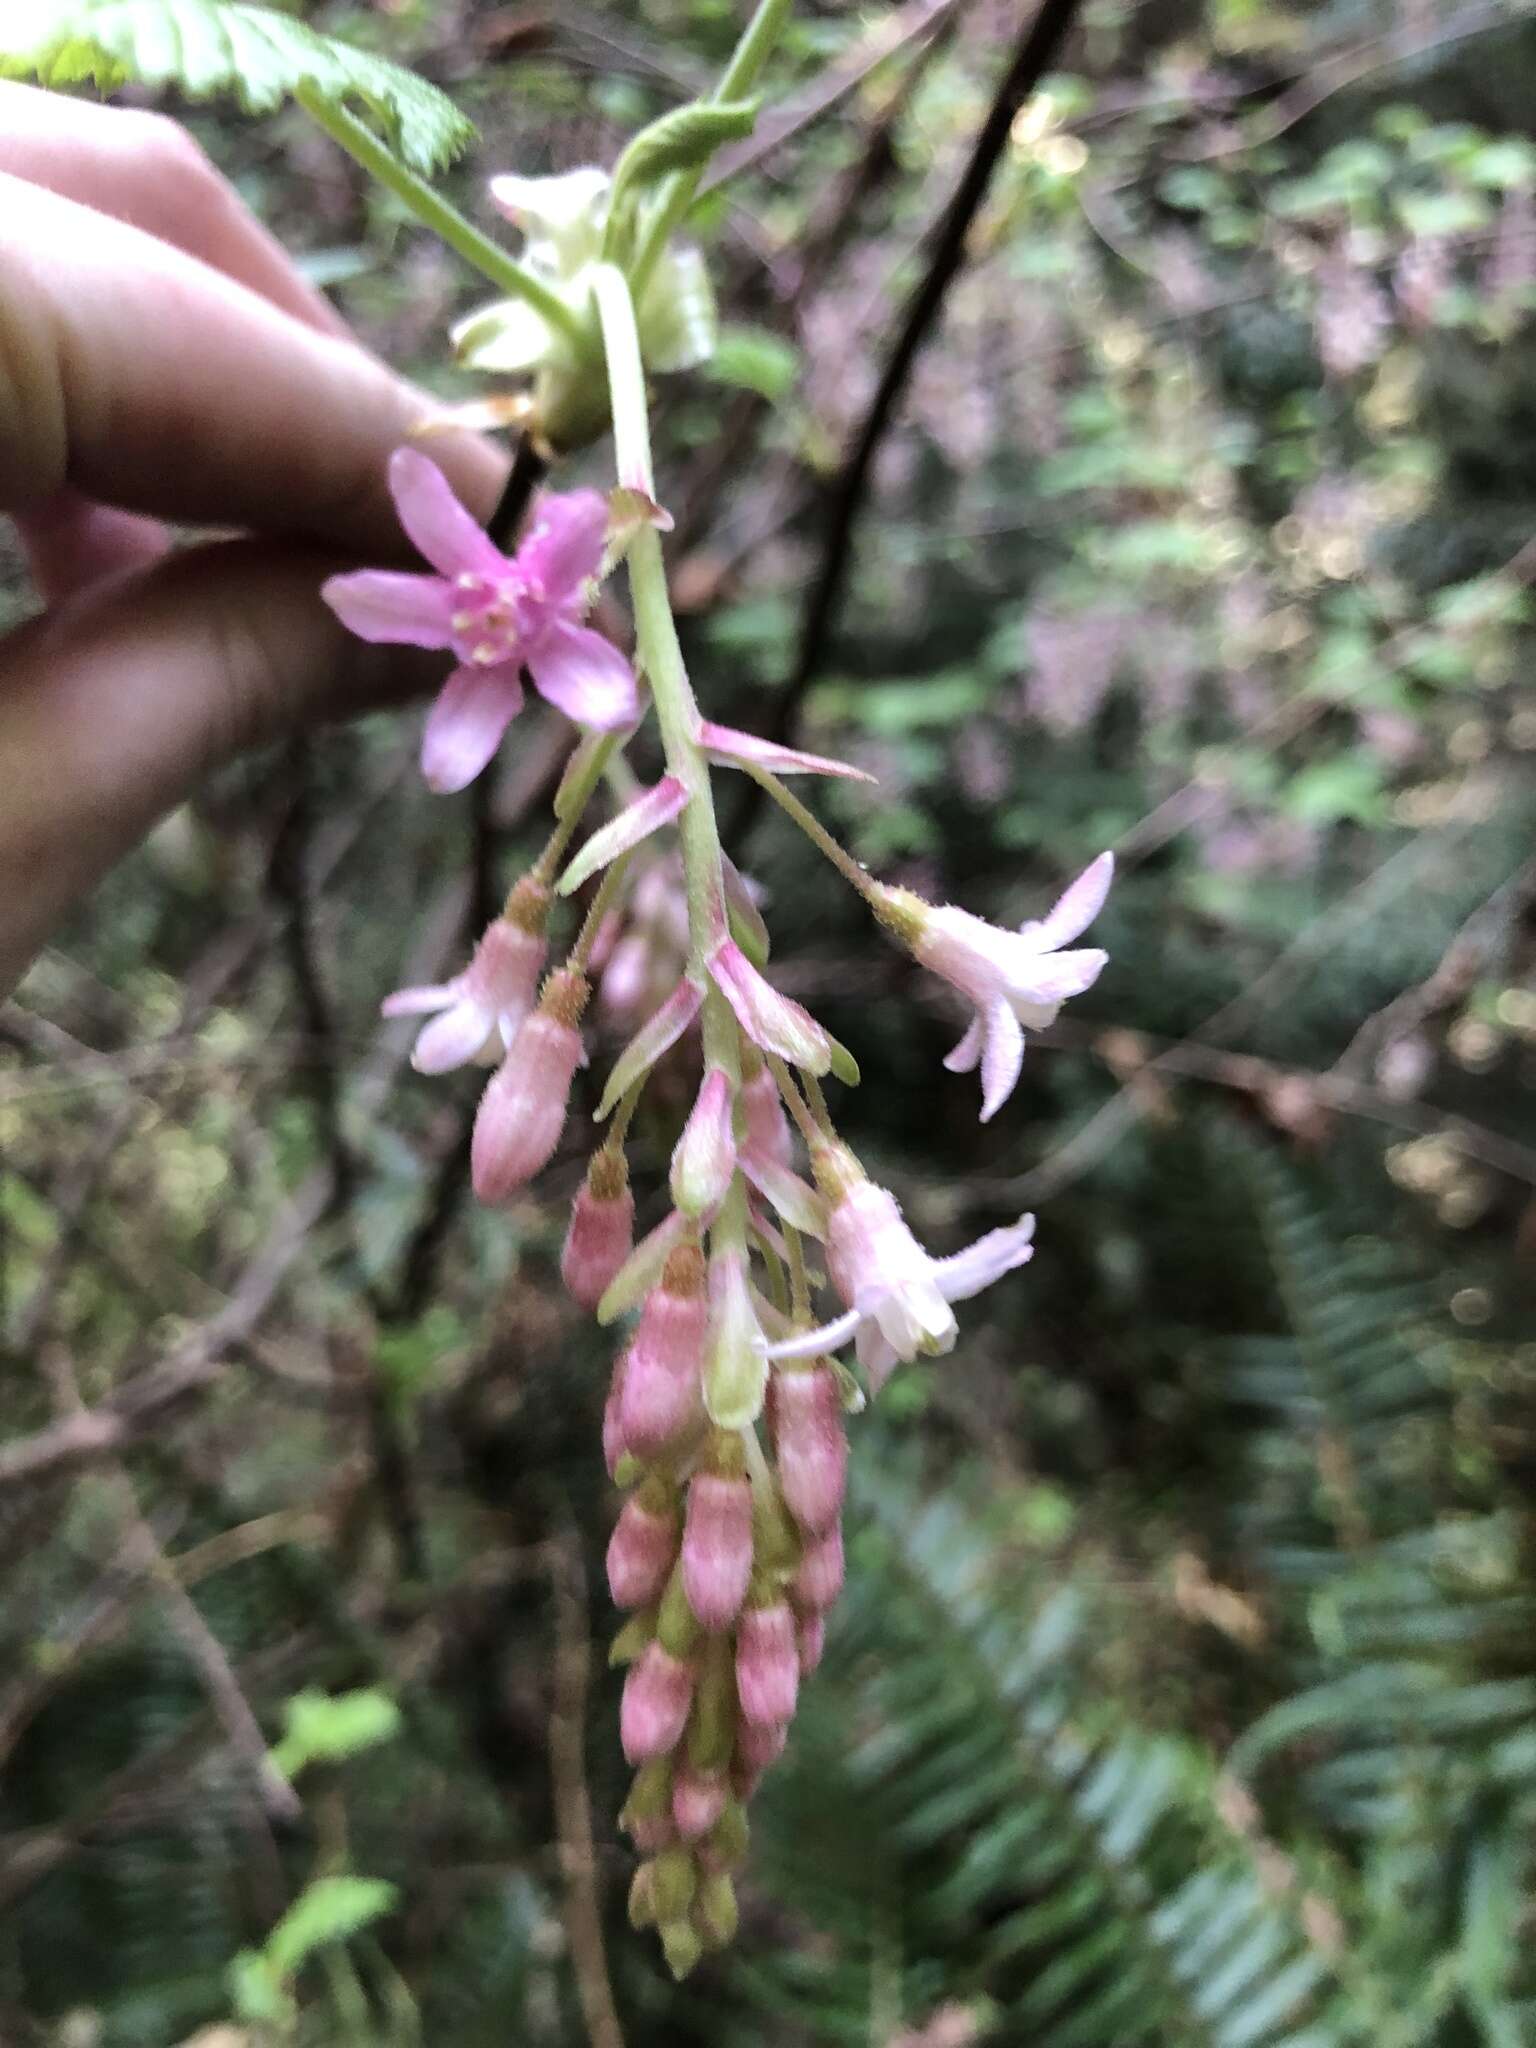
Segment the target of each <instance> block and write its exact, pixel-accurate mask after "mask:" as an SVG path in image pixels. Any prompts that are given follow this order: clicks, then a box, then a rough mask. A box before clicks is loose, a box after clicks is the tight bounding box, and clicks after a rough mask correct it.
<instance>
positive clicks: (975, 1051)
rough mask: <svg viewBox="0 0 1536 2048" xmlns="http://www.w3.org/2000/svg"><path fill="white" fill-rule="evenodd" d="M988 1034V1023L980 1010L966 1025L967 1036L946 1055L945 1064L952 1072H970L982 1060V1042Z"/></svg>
mask: <svg viewBox="0 0 1536 2048" xmlns="http://www.w3.org/2000/svg"><path fill="white" fill-rule="evenodd" d="M985 1036H986V1024H985V1023H984V1021H983V1019H982V1014H981V1012H980V1010H978V1011H977V1012H976V1013H975V1015H974V1016H973V1017H972V1018H971V1021H970V1023H969V1024H967V1026H966V1027H965V1036H964V1037H963V1038H962V1039H961V1041H960V1043H959V1044H958V1045H957V1046H956V1047H955V1048H954V1050H953V1051H952V1052H947V1053H945V1055H944V1064H945V1066H946V1067H948V1069H949V1071H950V1072H951V1073H952V1074H968V1073H969V1072H970V1071H971V1069H972V1067H974V1066H976V1065H978V1064H979V1063H980V1060H981V1048H982V1043H983V1041H984V1039H985Z"/></svg>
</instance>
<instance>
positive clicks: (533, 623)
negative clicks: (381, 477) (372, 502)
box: [321, 448, 639, 792]
mask: <svg viewBox="0 0 1536 2048" xmlns="http://www.w3.org/2000/svg"><path fill="white" fill-rule="evenodd" d="M389 483H390V490H391V491H392V493H393V495H394V500H395V508H396V510H397V511H398V512H399V515H400V524H401V525H402V526H403V527H404V529H405V531H406V533H407V534H408V535H409V537H410V538H411V540H412V541H414V543H415V544H416V546H417V548H418V549H419V550H420V552H421V553H422V554H423V555H424V556H425V557H426V559H427V560H428V561H429V562H430V563H431V564H432V567H433V568H434V569H435V570H436V571H437V574H436V575H435V576H424V575H417V574H411V573H406V572H401V571H397V570H391V569H359V570H355V571H353V572H352V573H351V574H350V575H345V576H332V577H331V578H330V579H329V581H328V582H327V583H326V584H325V585H324V587H323V589H322V591H321V595H322V596H323V597H324V599H325V601H326V603H327V604H328V605H329V606H330V607H331V609H332V611H334V612H335V614H336V616H337V617H338V618H339V619H340V620H341V622H342V624H343V625H344V626H346V627H347V628H348V629H349V630H350V631H351V632H353V633H356V634H358V635H359V636H360V637H361V638H362V639H364V640H382V641H397V642H401V643H403V644H405V645H407V646H411V647H442V648H447V649H450V650H451V651H452V652H453V654H454V655H455V656H456V657H457V660H458V664H459V665H458V667H457V668H455V669H454V671H453V673H452V674H451V675H450V676H449V678H448V680H447V682H446V683H445V684H444V685H443V688H442V690H441V691H440V693H439V695H438V698H437V702H436V703H435V704H434V705H433V707H432V710H431V712H430V714H429V716H428V718H427V724H426V731H425V733H424V734H423V736H422V746H421V767H422V773H423V774H424V775H425V777H426V779H427V781H428V782H429V783H430V785H431V786H432V788H433V789H435V790H438V791H440V792H448V791H451V790H457V789H463V788H464V787H465V786H466V784H468V783H470V782H473V781H474V779H475V777H476V776H477V775H478V774H479V773H480V771H481V769H482V768H484V767H485V765H486V763H487V762H488V761H489V760H490V758H491V756H492V755H493V754H494V753H495V751H496V749H497V747H498V746H499V745H500V743H501V737H502V734H503V733H504V732H505V731H506V729H507V727H508V725H509V724H510V723H511V722H512V720H513V719H514V718H515V717H516V716H517V714H518V712H519V711H520V710H521V709H522V703H523V684H522V675H523V671H524V669H526V670H527V672H528V674H529V675H530V676H531V677H532V678H533V686H534V688H535V689H536V690H537V691H538V692H539V694H540V695H541V696H543V697H545V698H547V699H548V700H549V702H550V703H551V704H553V705H554V706H555V707H556V708H557V709H558V710H560V711H563V712H564V713H565V714H566V716H567V717H568V718H570V719H573V720H574V721H575V722H576V723H577V724H578V725H587V726H593V727H596V728H597V729H598V730H600V731H604V732H613V731H617V730H619V729H620V728H622V727H624V726H626V725H630V724H632V723H633V722H634V719H635V717H636V715H637V712H638V708H639V696H638V690H637V687H636V683H635V675H634V671H633V669H632V668H631V667H630V665H629V663H628V662H627V661H626V660H625V658H624V656H623V655H622V654H620V652H619V650H618V649H617V648H616V647H615V646H613V645H612V643H611V642H609V641H607V640H605V639H604V638H603V636H602V634H601V633H597V632H594V631H593V630H592V628H591V627H589V626H584V625H583V624H582V623H581V621H582V619H583V618H584V617H585V616H586V614H587V612H588V611H589V609H590V608H591V604H592V598H593V594H594V592H595V589H596V577H597V574H598V571H599V569H600V567H601V565H602V559H603V547H604V542H605V539H606V537H607V532H608V507H607V505H606V503H605V501H604V500H603V499H602V498H601V497H600V496H599V495H598V493H597V492H596V491H570V492H567V493H565V494H564V495H556V494H553V493H551V494H546V496H545V497H544V498H543V500H542V501H541V503H540V505H539V507H538V510H537V513H536V516H535V518H534V521H533V525H532V527H531V529H530V531H529V533H528V536H527V538H526V539H525V540H524V541H523V542H522V544H521V546H520V547H519V548H518V550H517V552H516V554H515V555H505V554H503V553H502V551H501V549H500V548H498V547H497V546H496V544H495V542H494V541H493V540H491V538H490V537H489V535H488V534H486V533H485V532H484V531H483V529H482V528H481V527H479V526H478V525H477V524H476V523H475V521H474V520H473V519H472V518H471V517H470V515H469V513H468V512H466V511H465V509H464V507H463V506H462V505H461V504H460V503H459V501H458V499H457V498H456V497H455V496H454V494H453V491H452V489H451V488H450V486H449V483H448V480H447V478H446V477H445V476H444V475H443V473H442V471H441V470H440V469H439V468H438V467H437V465H436V464H435V463H433V462H429V461H428V459H427V457H426V456H425V455H423V454H421V453H420V452H419V450H417V449H414V448H400V449H397V450H396V451H395V454H394V456H393V457H392V458H391V461H390V466H389Z"/></svg>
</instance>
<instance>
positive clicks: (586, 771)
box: [533, 732, 622, 888]
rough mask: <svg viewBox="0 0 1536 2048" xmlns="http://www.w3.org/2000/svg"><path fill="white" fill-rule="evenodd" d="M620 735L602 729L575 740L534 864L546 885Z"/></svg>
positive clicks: (539, 877) (611, 756) (549, 883)
mask: <svg viewBox="0 0 1536 2048" xmlns="http://www.w3.org/2000/svg"><path fill="white" fill-rule="evenodd" d="M621 737H622V735H620V734H619V733H616V732H614V733H604V734H603V735H602V736H601V738H598V737H597V736H596V735H594V734H590V733H589V734H588V735H587V736H586V737H585V738H584V739H582V740H580V741H578V742H577V746H576V750H575V752H574V754H573V755H572V757H571V759H570V761H569V762H568V764H567V766H566V771H565V774H564V776H562V777H561V781H560V789H559V792H558V796H557V808H556V822H555V829H554V831H553V832H552V833H551V834H550V836H549V840H548V843H547V844H546V845H545V848H544V851H543V852H542V853H541V854H540V855H539V857H538V860H537V861H536V862H535V863H534V867H533V872H534V874H535V876H536V877H537V878H538V880H539V881H541V882H542V883H543V884H544V886H545V887H546V888H549V887H550V886H551V885H552V884H553V882H554V879H555V876H556V874H557V872H558V871H559V867H560V861H561V858H562V856H563V855H564V853H565V849H566V848H567V847H568V846H569V845H570V843H571V841H572V839H573V838H574V837H575V835H576V827H577V826H578V825H579V824H580V823H581V819H582V813H583V812H584V811H585V810H586V808H587V805H588V804H589V803H590V802H591V801H592V792H593V791H594V790H595V789H596V788H597V785H598V784H599V783H600V782H601V781H602V779H603V774H604V771H605V770H606V769H607V767H608V764H609V762H610V761H611V760H612V759H613V753H614V749H615V748H616V747H617V746H618V744H619V740H620V738H621Z"/></svg>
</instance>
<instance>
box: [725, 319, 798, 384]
mask: <svg viewBox="0 0 1536 2048" xmlns="http://www.w3.org/2000/svg"><path fill="white" fill-rule="evenodd" d="M709 374H710V376H711V377H712V378H713V379H714V380H715V382H716V383H717V384H734V385H736V386H737V387H738V389H740V390H742V391H755V392H756V393H757V395H758V397H759V398H766V399H768V400H769V401H770V402H774V401H777V400H778V399H781V398H784V397H785V396H787V394H788V393H789V392H790V390H791V389H792V388H793V386H794V383H795V379H796V378H797V377H798V376H799V374H800V352H799V350H798V349H796V348H794V347H792V346H791V344H790V343H789V342H787V341H784V340H782V339H781V338H780V337H779V336H778V335H777V334H770V333H769V331H768V329H767V328H766V327H727V328H725V329H724V330H723V331H722V332H721V335H720V338H719V340H718V341H717V343H716V344H715V354H714V360H713V361H712V362H711V364H710V366H709Z"/></svg>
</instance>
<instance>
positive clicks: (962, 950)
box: [879, 853, 1115, 1123]
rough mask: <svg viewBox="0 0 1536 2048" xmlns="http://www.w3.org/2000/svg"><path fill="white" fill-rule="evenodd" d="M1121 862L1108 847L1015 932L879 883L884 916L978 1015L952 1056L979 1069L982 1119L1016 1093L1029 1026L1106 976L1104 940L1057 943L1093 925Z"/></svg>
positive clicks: (958, 1069) (950, 1063)
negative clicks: (1073, 945) (1071, 947)
mask: <svg viewBox="0 0 1536 2048" xmlns="http://www.w3.org/2000/svg"><path fill="white" fill-rule="evenodd" d="M1114 871H1115V860H1114V855H1113V854H1110V853H1101V854H1100V855H1099V857H1098V859H1097V860H1096V861H1094V862H1093V863H1092V864H1091V865H1090V866H1088V867H1086V868H1085V869H1084V870H1083V872H1082V873H1081V874H1080V875H1079V876H1078V878H1077V880H1076V881H1075V882H1073V883H1071V884H1070V885H1069V887H1068V888H1067V889H1066V890H1065V891H1064V892H1063V894H1062V896H1061V898H1060V899H1059V901H1058V902H1057V903H1056V905H1055V906H1054V908H1053V909H1051V910H1050V911H1048V912H1047V913H1046V915H1045V916H1044V917H1042V918H1038V919H1035V920H1032V921H1030V922H1026V923H1025V924H1022V925H1020V927H1019V929H1018V930H1017V931H1016V932H1009V931H1004V930H1003V929H1002V928H1001V927H1000V926H998V925H995V924H988V923H987V922H986V920H985V919H984V918H980V917H972V916H971V914H970V912H969V911H966V910H958V909H956V907H955V906H954V905H953V904H945V905H944V906H943V907H942V908H941V909H938V910H935V909H934V908H933V906H932V905H931V904H927V903H923V902H921V901H920V900H919V899H918V898H917V897H915V896H911V895H909V894H907V892H906V891H904V890H895V889H887V890H883V891H881V898H880V906H879V907H880V914H881V916H882V917H883V918H884V919H885V920H886V922H887V923H889V924H890V925H891V927H892V928H893V930H894V931H895V932H896V933H897V935H898V936H899V937H900V938H901V939H902V941H903V942H904V943H905V944H906V945H908V946H910V947H911V949H912V951H913V953H914V954H915V955H916V957H917V958H918V960H920V961H921V962H922V964H923V966H924V967H927V968H931V969H932V971H933V972H934V973H935V974H939V975H942V976H943V978H944V979H945V980H946V981H947V982H949V983H950V984H951V985H952V986H953V987H955V988H957V989H959V991H960V993H961V994H962V995H963V996H966V997H968V998H969V1000H970V1002H971V1003H972V1004H973V1005H974V1007H975V1011H976V1014H975V1016H974V1017H973V1018H972V1019H971V1024H970V1029H969V1030H968V1031H967V1032H966V1034H965V1036H964V1037H963V1038H962V1039H961V1041H960V1043H959V1044H958V1045H957V1046H956V1047H955V1049H954V1051H953V1052H952V1053H950V1055H949V1057H948V1058H947V1059H946V1060H945V1062H944V1064H945V1066H946V1067H948V1068H949V1070H950V1072H951V1073H952V1074H968V1073H969V1072H970V1071H971V1069H972V1068H973V1067H975V1066H977V1065H978V1064H979V1065H980V1067H981V1087H982V1103H981V1121H982V1122H983V1123H986V1122H987V1121H988V1120H989V1119H990V1118H991V1117H994V1116H995V1115H996V1114H997V1112H998V1111H999V1110H1000V1109H1001V1108H1002V1106H1003V1104H1004V1103H1005V1102H1006V1101H1007V1100H1008V1097H1009V1096H1010V1095H1011V1094H1012V1093H1013V1090H1014V1086H1015V1084H1016V1082H1017V1081H1018V1078H1019V1068H1020V1067H1021V1066H1022V1064H1023V1061H1024V1026H1025V1025H1028V1026H1029V1027H1030V1028H1031V1029H1032V1030H1035V1031H1039V1030H1043V1029H1044V1027H1045V1026H1046V1025H1048V1024H1052V1023H1054V1022H1055V1020H1056V1013H1057V1011H1058V1010H1059V1009H1060V1008H1061V1006H1062V1004H1063V1003H1064V1002H1066V1000H1067V999H1068V997H1069V996H1079V995H1081V994H1082V993H1083V991H1084V989H1087V988H1091V987H1092V986H1093V984H1094V982H1096V981H1097V980H1098V978H1099V974H1100V972H1101V971H1102V969H1103V966H1104V963H1105V961H1106V960H1107V959H1108V957H1109V956H1108V954H1106V953H1104V952H1102V951H1101V950H1100V949H1099V948H1098V947H1097V946H1088V947H1082V948H1080V949H1079V950H1078V951H1076V952H1070V953H1063V952H1062V951H1060V950H1059V949H1060V948H1061V947H1063V946H1065V945H1066V944H1067V943H1068V941H1069V940H1071V939H1075V938H1076V937H1077V936H1078V934H1079V933H1080V932H1082V931H1085V930H1086V929H1087V927H1088V926H1089V925H1090V924H1092V922H1093V920H1094V919H1095V918H1096V917H1097V916H1098V914H1099V912H1100V910H1101V909H1102V908H1103V907H1104V898H1105V897H1106V896H1107V895H1108V894H1109V884H1110V880H1111V878H1112V877H1113V875H1114Z"/></svg>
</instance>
